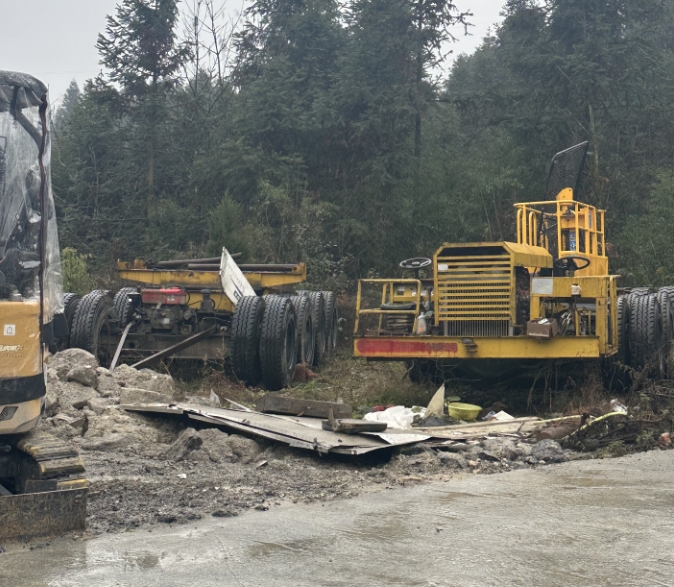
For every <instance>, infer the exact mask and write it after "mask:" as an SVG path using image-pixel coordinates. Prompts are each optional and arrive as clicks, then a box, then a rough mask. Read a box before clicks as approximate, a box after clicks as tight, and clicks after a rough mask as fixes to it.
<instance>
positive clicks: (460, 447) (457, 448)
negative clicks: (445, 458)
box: [447, 442, 468, 452]
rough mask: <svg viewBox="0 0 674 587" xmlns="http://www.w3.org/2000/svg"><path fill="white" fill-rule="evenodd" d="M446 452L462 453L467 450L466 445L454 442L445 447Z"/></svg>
mask: <svg viewBox="0 0 674 587" xmlns="http://www.w3.org/2000/svg"><path fill="white" fill-rule="evenodd" d="M447 450H448V451H449V452H463V451H465V450H468V445H467V444H466V443H465V442H455V443H454V444H449V445H447Z"/></svg>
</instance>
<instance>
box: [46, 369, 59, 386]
mask: <svg viewBox="0 0 674 587" xmlns="http://www.w3.org/2000/svg"><path fill="white" fill-rule="evenodd" d="M58 379H59V374H58V373H57V371H56V369H53V368H51V367H48V368H47V383H53V382H54V381H58Z"/></svg>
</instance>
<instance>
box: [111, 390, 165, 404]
mask: <svg viewBox="0 0 674 587" xmlns="http://www.w3.org/2000/svg"><path fill="white" fill-rule="evenodd" d="M170 401H171V398H169V396H168V395H165V394H163V393H157V392H156V391H149V390H147V389H136V388H132V387H124V388H122V389H121V393H120V395H119V403H120V404H167V403H169V402H170Z"/></svg>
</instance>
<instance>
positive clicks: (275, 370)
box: [260, 295, 297, 391]
mask: <svg viewBox="0 0 674 587" xmlns="http://www.w3.org/2000/svg"><path fill="white" fill-rule="evenodd" d="M296 326H297V316H296V314H295V309H294V308H293V304H292V302H291V301H290V300H289V299H288V298H284V297H281V296H275V295H270V296H268V297H267V305H266V307H265V310H264V315H263V317H262V326H261V330H260V364H261V366H262V381H263V382H264V385H265V387H266V388H267V389H268V390H269V391H278V390H280V389H283V388H285V387H289V386H290V384H291V383H292V381H293V378H294V377H295V367H296V366H297V328H296Z"/></svg>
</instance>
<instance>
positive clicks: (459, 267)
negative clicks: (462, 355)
mask: <svg viewBox="0 0 674 587" xmlns="http://www.w3.org/2000/svg"><path fill="white" fill-rule="evenodd" d="M512 292H513V283H512V269H511V266H510V256H509V255H508V254H507V253H506V254H501V255H489V256H485V255H474V256H473V255H471V256H457V257H446V256H443V257H438V261H437V291H436V298H437V312H438V318H439V320H440V321H447V320H449V321H450V327H451V324H452V322H456V323H457V326H456V328H458V327H459V326H458V324H459V323H461V324H463V326H464V328H465V327H466V326H467V325H466V323H467V322H472V321H477V322H491V321H494V322H500V323H505V327H504V326H503V324H500V325H498V326H492V327H489V328H495V329H498V330H499V332H501V331H502V330H503V329H504V332H505V335H507V332H508V321H509V320H511V318H512V299H513V295H512ZM474 328H477V329H479V328H486V325H484V324H483V325H482V326H477V325H476V326H475V327H474ZM460 335H463V336H479V335H478V334H469V333H468V332H466V331H465V330H463V331H462V332H461V333H460ZM486 336H492V334H487V335H486Z"/></svg>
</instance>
